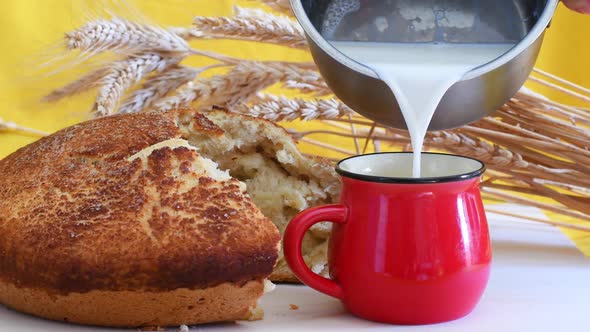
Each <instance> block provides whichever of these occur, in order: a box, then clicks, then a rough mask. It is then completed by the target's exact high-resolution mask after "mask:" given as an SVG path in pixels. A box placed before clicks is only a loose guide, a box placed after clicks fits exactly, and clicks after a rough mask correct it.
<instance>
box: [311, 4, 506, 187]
mask: <svg viewBox="0 0 590 332" xmlns="http://www.w3.org/2000/svg"><path fill="white" fill-rule="evenodd" d="M422 3H427V4H428V3H430V2H428V1H422V2H420V3H418V4H417V3H414V2H412V1H408V0H400V1H397V2H396V1H393V2H392V1H374V2H366V4H369V5H366V4H365V5H364V6H369V8H368V9H367V8H365V9H366V10H364V12H363V8H362V5H361V1H360V0H333V1H332V2H331V3H330V5H329V6H328V11H327V14H326V18H325V21H324V24H323V27H322V34H323V35H324V37H326V38H327V39H328V41H329V42H330V43H331V44H332V46H333V47H334V48H336V49H337V50H338V51H340V52H341V53H342V54H344V55H345V56H347V57H348V58H350V59H352V60H355V61H356V62H358V63H360V64H362V65H364V66H366V67H368V68H369V69H371V70H373V71H374V72H375V73H376V74H377V76H378V77H379V78H380V79H381V80H383V81H384V82H385V83H386V84H387V85H388V86H389V88H390V89H391V91H392V92H393V94H394V95H395V98H396V100H397V102H398V104H399V107H400V109H401V112H402V114H403V117H404V120H405V122H406V126H407V128H408V131H409V134H410V138H411V142H412V148H413V151H414V155H413V168H412V176H413V177H420V176H421V175H422V176H423V177H429V176H437V174H421V152H422V145H423V142H424V137H425V136H426V132H427V128H428V126H429V124H430V121H431V119H432V116H433V115H434V112H435V111H436V108H437V106H438V104H439V103H440V101H441V99H442V98H443V96H444V95H445V93H446V92H447V90H448V89H449V88H450V87H451V86H453V85H454V84H455V83H457V82H459V81H460V80H461V79H462V78H463V77H464V76H465V74H467V73H468V72H470V71H471V70H472V69H475V68H477V67H479V66H482V65H484V64H486V63H488V62H490V61H492V60H494V59H496V58H498V57H499V56H501V55H502V54H504V53H506V52H507V51H508V50H509V49H510V48H512V47H513V46H514V44H515V43H514V42H513V41H512V40H510V38H508V37H506V38H505V37H504V36H503V35H502V34H501V33H499V32H497V31H495V29H493V28H491V27H490V26H487V25H486V26H485V29H484V30H485V33H486V34H488V35H489V36H491V37H490V38H489V39H488V40H497V41H498V42H488V43H459V42H437V40H439V39H441V40H443V41H444V40H445V36H444V33H442V34H441V33H438V34H440V35H442V36H438V37H437V32H436V31H438V30H437V29H438V28H439V27H445V28H447V29H448V28H449V27H450V28H451V30H452V28H455V27H457V28H459V29H464V28H469V27H470V26H473V25H474V22H475V21H476V17H475V15H474V14H470V13H468V12H463V11H461V10H460V9H457V8H451V7H448V6H446V5H445V6H442V7H441V5H440V4H444V3H446V4H448V5H453V4H454V3H453V2H452V1H439V2H438V3H439V5H434V4H435V3H436V2H432V3H431V4H433V7H429V6H428V5H422ZM455 5H456V3H455ZM437 6H439V7H437ZM359 9H360V10H359ZM375 13H377V15H385V16H387V15H390V18H389V19H387V18H386V17H385V16H377V17H375ZM391 13H393V14H391ZM391 15H393V17H397V19H392V18H391V17H392V16H391ZM395 15H397V16H395ZM368 17H371V18H368ZM400 19H401V20H403V19H407V20H408V22H410V25H409V26H408V27H407V29H408V30H407V31H410V33H417V34H418V35H421V33H424V34H426V35H428V33H427V31H434V34H433V36H431V37H429V38H431V41H430V42H424V41H421V42H383V41H381V42H376V41H375V40H377V39H379V38H380V39H379V40H382V39H383V38H384V35H386V34H387V33H388V31H389V24H390V23H391V24H396V23H395V22H397V21H395V20H398V21H399V20H400ZM367 20H369V22H368V24H367ZM394 21H395V22H394ZM388 22H389V23H388ZM478 22H479V29H480V30H481V29H482V24H483V23H482V21H481V20H479V21H478ZM359 24H360V25H362V26H363V27H362V28H360V29H359V28H358V26H359ZM398 29H399V27H398ZM439 30H440V29H439ZM484 30H481V31H484ZM376 36H379V37H376ZM356 40H359V41H356ZM426 40H428V39H426ZM433 41H434V42H433ZM392 107H393V105H392ZM397 171H398V172H399V171H400V170H397ZM451 171H452V170H444V171H443V172H444V173H449V172H451ZM395 172H396V170H392V173H391V174H383V175H384V176H395V177H405V176H408V175H406V174H399V173H395Z"/></svg>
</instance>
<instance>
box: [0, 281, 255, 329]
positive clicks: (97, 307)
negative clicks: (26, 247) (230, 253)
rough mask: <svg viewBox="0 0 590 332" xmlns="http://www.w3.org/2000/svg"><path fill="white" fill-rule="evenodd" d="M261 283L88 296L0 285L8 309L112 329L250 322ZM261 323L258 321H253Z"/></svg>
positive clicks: (89, 293)
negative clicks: (110, 327)
mask: <svg viewBox="0 0 590 332" xmlns="http://www.w3.org/2000/svg"><path fill="white" fill-rule="evenodd" d="M263 290H264V285H263V282H262V281H261V280H252V281H248V282H246V283H244V284H232V283H223V284H219V285H217V286H213V287H210V288H207V289H186V288H183V289H177V290H173V291H167V292H146V291H91V292H87V293H70V294H67V295H54V294H52V293H50V292H47V291H46V290H42V289H37V288H22V287H17V286H15V285H14V284H11V283H6V282H3V281H0V293H1V294H4V296H3V297H4V302H5V304H6V305H7V306H9V307H11V308H13V309H16V310H19V311H22V312H25V313H29V314H33V315H36V316H40V317H44V318H48V319H53V320H57V321H63V322H71V323H78V324H85V325H99V326H112V327H140V326H171V325H176V326H178V325H181V324H186V325H195V324H200V323H208V322H219V321H233V320H245V319H250V320H251V319H252V316H251V314H250V310H249V309H250V308H251V307H253V306H256V299H258V298H259V297H260V296H262V293H263ZM258 318H261V317H258Z"/></svg>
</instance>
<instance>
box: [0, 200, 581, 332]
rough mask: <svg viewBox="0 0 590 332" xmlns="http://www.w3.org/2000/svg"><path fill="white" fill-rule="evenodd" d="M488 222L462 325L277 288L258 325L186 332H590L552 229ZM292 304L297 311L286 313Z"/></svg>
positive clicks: (576, 266) (573, 259)
mask: <svg viewBox="0 0 590 332" xmlns="http://www.w3.org/2000/svg"><path fill="white" fill-rule="evenodd" d="M494 208H495V209H504V210H507V211H516V212H518V213H521V214H522V213H526V214H528V215H530V216H534V217H538V218H544V216H543V214H542V213H541V212H540V211H539V210H536V209H533V208H526V207H520V206H509V205H506V206H494ZM488 219H489V222H490V228H491V234H492V242H493V250H494V261H493V267H492V275H491V278H490V282H489V284H488V288H487V290H486V292H485V294H484V296H483V299H482V301H481V302H480V304H479V305H478V307H477V308H476V309H475V311H474V312H472V313H471V314H470V315H469V316H467V317H465V318H462V319H459V320H457V321H454V322H449V323H444V324H436V325H427V326H393V325H386V324H379V323H374V322H369V321H365V320H361V319H358V318H355V317H353V316H351V315H349V314H347V313H346V312H345V311H344V309H343V308H342V306H341V304H340V303H339V302H338V301H337V300H335V299H332V298H330V297H328V296H326V295H323V294H320V293H318V292H315V291H313V290H312V289H310V288H308V287H305V286H289V285H279V286H278V287H277V289H276V290H275V291H273V292H272V293H270V294H267V295H266V296H265V297H264V298H263V299H262V301H261V304H262V307H263V308H264V310H265V313H266V314H265V319H264V320H262V321H257V322H238V323H235V324H234V323H232V324H214V325H207V326H201V327H192V328H191V331H205V332H206V331H253V330H255V331H273V332H274V331H399V332H406V331H454V332H460V331H470V332H472V331H482V332H486V331H490V332H492V331H494V332H496V331H502V332H510V331H535V332H543V331H583V330H590V314H588V312H587V311H588V310H587V308H588V305H589V304H590V260H588V259H586V258H585V257H584V256H583V255H582V254H581V253H580V252H579V251H578V250H577V249H576V248H575V246H574V245H573V244H572V243H571V242H570V241H569V239H567V237H565V236H564V235H563V234H562V233H561V232H559V231H558V230H557V229H555V228H552V227H549V226H545V225H542V224H537V223H528V222H522V221H516V220H511V219H510V218H508V217H504V216H499V215H493V214H488ZM458 291H460V290H458ZM441 300H443V299H441ZM291 304H293V305H296V306H297V307H298V309H297V310H292V309H291ZM170 330H172V331H174V330H178V329H170ZM8 331H10V332H12V331H34V332H37V331H39V332H41V331H45V332H54V331H55V332H58V331H59V332H62V331H65V332H67V331H87V332H93V331H105V329H99V328H92V327H80V326H75V325H68V324H62V323H55V322H49V321H46V320H42V319H38V318H34V317H30V316H27V315H22V314H19V313H16V312H13V311H10V310H8V309H5V308H3V307H1V306H0V332H8ZM109 331H115V330H112V329H111V330H109Z"/></svg>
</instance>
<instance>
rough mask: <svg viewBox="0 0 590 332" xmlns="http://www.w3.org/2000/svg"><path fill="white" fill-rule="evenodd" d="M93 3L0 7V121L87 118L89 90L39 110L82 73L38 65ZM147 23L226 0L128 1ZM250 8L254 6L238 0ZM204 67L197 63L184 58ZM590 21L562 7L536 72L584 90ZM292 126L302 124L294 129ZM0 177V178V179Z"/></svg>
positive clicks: (245, 46)
mask: <svg viewBox="0 0 590 332" xmlns="http://www.w3.org/2000/svg"><path fill="white" fill-rule="evenodd" d="M103 3H104V1H101V2H98V4H97V2H95V1H94V2H93V1H91V0H19V1H17V0H6V1H0V118H4V119H5V120H9V121H14V122H17V123H18V124H21V125H24V126H28V127H33V128H36V129H40V130H44V131H46V132H53V131H55V130H58V129H60V128H63V127H65V126H68V125H71V124H74V123H76V122H79V121H81V120H83V119H85V117H86V116H87V113H88V110H89V109H90V107H91V105H92V98H93V92H90V93H86V94H84V95H82V96H79V97H76V98H71V99H68V100H65V101H62V102H59V103H57V104H42V103H40V102H38V100H39V98H40V97H41V96H43V95H44V94H45V93H47V92H49V91H50V90H51V88H52V87H57V86H59V85H62V84H64V83H66V82H68V81H69V80H70V79H73V78H75V77H76V76H77V75H79V74H80V72H83V70H84V69H76V68H70V69H68V70H67V71H66V72H64V73H62V74H59V75H52V76H47V75H46V74H47V73H48V72H49V69H51V68H52V67H51V66H50V65H49V66H45V65H43V64H44V63H45V62H46V61H48V60H49V59H52V58H53V57H55V56H56V55H60V54H62V52H63V47H62V46H63V44H61V41H62V36H63V33H64V32H66V31H70V30H72V29H74V28H76V27H78V26H80V25H81V24H83V23H84V22H85V20H86V19H87V18H88V17H89V16H90V17H97V15H98V14H96V12H97V8H99V7H100V6H101V4H103ZM129 3H130V4H132V6H134V7H136V8H138V9H139V10H140V11H141V12H142V13H143V14H144V15H145V16H146V17H148V18H149V19H151V20H153V22H156V23H159V24H163V25H185V26H188V25H190V23H191V21H192V18H193V17H194V16H196V15H230V14H231V6H232V4H233V1H231V0H166V1H162V0H136V1H132V0H129ZM237 3H238V4H242V5H249V6H251V5H253V4H255V2H254V1H237ZM107 7H109V8H110V9H113V10H115V11H116V12H118V13H122V14H123V15H126V14H129V15H131V14H133V13H131V10H129V9H128V8H123V7H126V6H125V5H124V2H120V1H119V2H115V3H107ZM195 47H198V48H204V49H210V50H215V51H217V52H221V53H225V54H230V55H234V56H240V57H246V58H252V59H261V60H270V59H273V60H277V59H285V60H286V59H288V60H290V61H303V60H311V58H310V57H309V55H308V54H306V53H305V52H303V51H298V50H292V49H287V48H283V47H278V46H266V45H253V44H251V43H243V42H231V41H222V42H211V41H204V42H197V43H196V44H195ZM188 62H189V63H191V64H195V65H197V64H202V63H203V62H202V60H200V59H189V60H188ZM589 62H590V16H584V15H581V14H578V13H574V12H571V11H569V10H567V9H566V8H565V7H563V6H562V5H560V8H559V9H558V12H557V14H556V16H555V18H554V20H553V23H552V25H551V27H550V29H549V30H548V31H547V34H546V38H545V43H544V45H543V49H542V51H541V55H540V58H539V60H538V62H537V67H538V68H540V69H543V70H545V71H548V72H550V73H552V74H555V75H557V76H560V77H562V78H565V79H567V80H570V81H572V82H575V83H577V84H580V85H583V86H587V87H589V86H590V63H589ZM531 87H532V88H534V89H535V90H537V91H539V92H541V93H545V94H547V95H548V96H549V97H551V98H553V99H556V100H558V101H562V102H568V103H575V104H578V105H581V106H585V107H590V105H588V104H586V105H583V104H581V103H580V102H579V101H576V100H575V99H572V98H570V97H567V96H564V95H561V94H556V93H555V92H553V91H550V90H548V89H546V88H543V87H539V86H536V85H531ZM298 126H302V124H299V125H298ZM35 139H37V137H35V136H30V135H24V134H18V133H12V132H0V158H2V157H4V156H6V155H7V154H9V153H11V152H12V151H14V150H16V149H17V148H19V147H21V146H23V145H25V144H28V143H30V142H32V141H34V140H35ZM0 176H2V175H1V174H0ZM567 233H568V235H570V237H572V238H574V240H575V241H576V242H577V244H578V245H579V246H580V248H581V249H582V250H583V251H585V252H586V253H589V252H590V238H589V237H588V236H584V235H583V234H579V233H574V232H567Z"/></svg>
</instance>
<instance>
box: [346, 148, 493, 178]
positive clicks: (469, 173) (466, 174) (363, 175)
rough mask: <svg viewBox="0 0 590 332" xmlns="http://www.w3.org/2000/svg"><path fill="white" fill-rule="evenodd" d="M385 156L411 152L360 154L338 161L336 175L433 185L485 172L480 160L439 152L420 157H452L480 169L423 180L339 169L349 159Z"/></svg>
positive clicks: (473, 176)
mask: <svg viewBox="0 0 590 332" xmlns="http://www.w3.org/2000/svg"><path fill="white" fill-rule="evenodd" d="M385 154H398V155H399V154H412V152H376V153H367V154H361V155H356V156H352V157H348V158H345V159H342V160H340V161H339V162H338V163H337V164H336V173H338V174H340V175H341V176H343V177H347V178H351V179H355V180H361V181H366V182H379V183H400V184H434V183H445V182H458V181H465V180H470V179H473V178H477V177H481V176H482V175H483V173H484V172H485V170H486V165H485V164H484V163H483V162H482V161H481V160H478V159H475V158H471V157H465V156H459V155H455V154H449V153H439V152H422V155H438V156H448V157H454V158H462V159H468V160H473V161H476V162H478V163H479V164H480V165H481V167H480V168H478V169H477V170H475V171H471V172H467V173H460V174H457V175H447V176H439V177H425V178H401V177H389V176H377V175H367V174H360V173H355V172H351V171H347V170H345V169H343V168H342V167H340V165H341V164H342V163H343V162H345V161H347V160H351V159H355V158H363V157H366V156H372V155H385Z"/></svg>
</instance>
